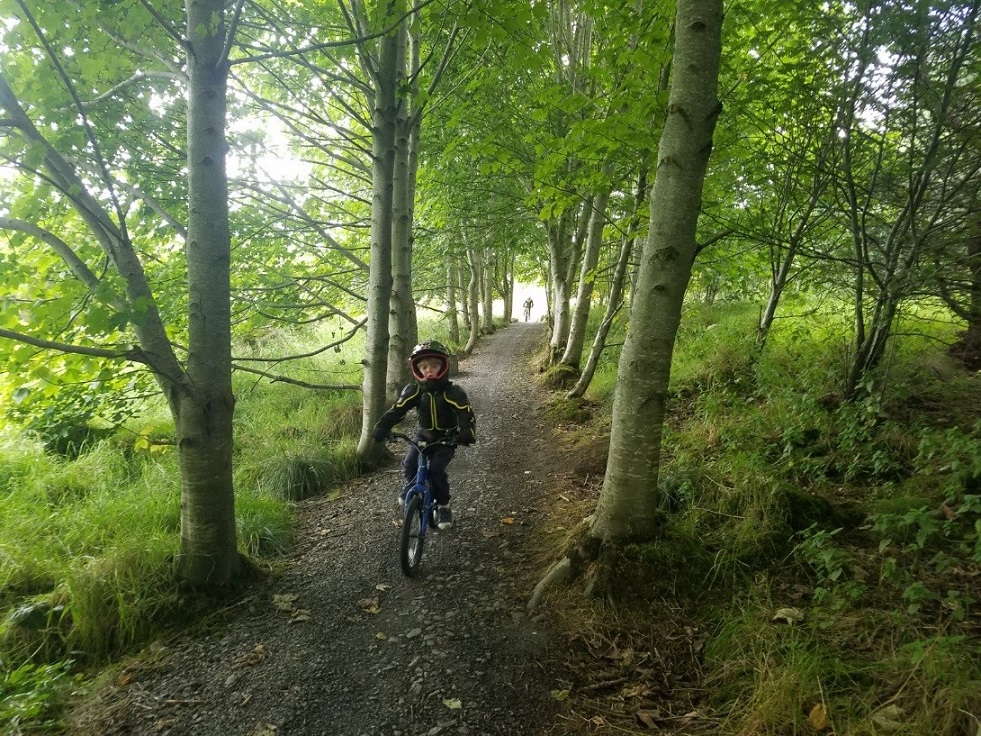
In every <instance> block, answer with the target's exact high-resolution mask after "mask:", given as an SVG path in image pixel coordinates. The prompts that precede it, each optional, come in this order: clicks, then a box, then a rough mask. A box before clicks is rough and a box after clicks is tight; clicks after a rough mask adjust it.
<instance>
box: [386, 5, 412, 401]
mask: <svg viewBox="0 0 981 736" xmlns="http://www.w3.org/2000/svg"><path fill="white" fill-rule="evenodd" d="M405 45H406V29H405V24H404V23H403V24H402V25H401V26H399V43H398V60H397V61H396V67H397V69H398V75H399V81H398V83H397V88H399V87H401V85H402V84H404V82H405V74H404V68H405ZM412 127H413V126H412V125H411V121H410V119H409V110H408V105H407V104H406V101H405V99H404V98H403V99H401V102H400V104H399V106H398V117H397V121H396V126H395V130H396V134H395V170H394V173H393V191H392V300H391V303H390V304H389V318H388V332H389V334H388V369H387V377H386V381H387V386H388V400H389V402H392V401H394V400H395V399H396V398H397V397H398V395H399V392H401V390H402V387H403V386H405V384H406V383H408V382H409V380H410V379H411V373H410V372H409V365H408V359H409V353H410V352H411V350H412V346H413V345H415V344H416V342H417V339H416V337H417V334H416V333H417V329H418V328H417V327H416V304H415V300H414V299H413V296H412V217H413V206H412V204H413V203H412V197H413V193H414V191H415V187H414V186H413V180H414V178H415V170H414V168H413V161H414V158H415V156H414V153H413V151H412V130H411V128H412Z"/></svg>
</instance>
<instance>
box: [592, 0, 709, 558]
mask: <svg viewBox="0 0 981 736" xmlns="http://www.w3.org/2000/svg"><path fill="white" fill-rule="evenodd" d="M722 16H723V12H722V0H679V2H678V4H677V15H676V18H675V34H676V35H675V39H676V40H675V49H674V60H673V63H672V69H673V74H674V82H673V84H672V86H671V95H670V99H669V102H668V108H667V110H668V115H667V118H666V120H665V125H664V131H663V133H662V136H661V143H660V147H659V150H658V159H657V172H656V178H655V181H654V186H653V188H652V190H651V196H650V203H651V215H650V231H649V234H648V242H647V247H646V248H645V249H644V254H643V258H642V260H641V264H640V272H639V273H638V275H637V285H638V289H637V293H636V294H635V295H634V299H633V305H632V307H631V311H630V328H629V331H628V333H627V339H626V343H625V344H624V348H623V353H622V354H621V357H620V362H619V367H618V371H617V388H616V393H615V395H614V404H613V420H612V427H611V436H610V452H609V458H608V462H607V472H606V477H605V479H604V482H603V489H602V491H601V492H600V497H599V500H598V502H597V507H596V512H595V514H594V515H593V518H592V522H591V526H590V530H589V536H590V537H591V538H592V539H593V540H594V541H595V542H606V543H610V542H612V543H619V542H627V541H632V540H648V539H653V538H656V536H657V534H658V532H659V531H660V529H659V520H658V513H657V508H658V491H657V487H658V471H659V469H660V459H661V437H662V431H663V426H664V419H665V415H666V402H667V392H668V382H669V379H670V373H671V357H672V353H673V349H674V342H675V337H676V336H677V332H678V326H679V324H680V322H681V309H682V304H683V301H684V296H685V291H686V289H687V287H688V282H689V281H690V279H691V268H692V264H693V262H694V259H695V254H696V252H697V242H696V230H697V224H698V213H699V210H700V207H701V198H702V187H703V183H704V179H705V172H706V169H707V166H708V160H709V154H710V153H711V150H712V135H713V132H714V129H715V123H716V120H717V119H718V116H719V113H720V111H721V105H720V104H719V99H718V77H719V65H720V60H721V53H722V41H721V37H722Z"/></svg>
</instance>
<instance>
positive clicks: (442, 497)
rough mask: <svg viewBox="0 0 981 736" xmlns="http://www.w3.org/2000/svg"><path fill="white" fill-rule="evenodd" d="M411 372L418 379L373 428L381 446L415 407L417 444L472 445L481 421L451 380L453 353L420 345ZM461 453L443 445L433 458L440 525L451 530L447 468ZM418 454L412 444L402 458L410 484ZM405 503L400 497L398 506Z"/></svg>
mask: <svg viewBox="0 0 981 736" xmlns="http://www.w3.org/2000/svg"><path fill="white" fill-rule="evenodd" d="M409 368H410V370H411V371H412V376H413V377H414V378H415V379H416V380H415V381H413V382H412V383H410V384H408V385H407V386H406V387H405V388H403V389H402V393H401V394H400V395H399V398H398V400H396V402H395V403H394V404H393V405H392V407H391V408H390V409H389V410H388V411H387V412H385V413H384V414H383V415H382V417H381V419H379V420H378V421H377V422H376V423H375V426H374V428H373V429H372V430H371V436H372V437H373V438H374V439H375V441H377V442H384V441H385V439H386V438H387V437H388V436H389V433H390V432H391V431H392V427H394V426H395V425H396V424H398V423H399V422H400V421H401V420H402V418H403V417H404V416H405V415H406V414H407V413H408V412H409V410H410V409H413V408H414V409H416V411H417V413H418V416H419V428H418V429H417V430H416V434H415V439H416V441H419V440H424V441H426V442H436V441H439V440H449V441H451V442H453V443H454V444H460V445H470V444H473V443H474V442H475V441H476V439H477V435H476V431H477V420H476V418H475V417H474V413H473V408H472V407H471V406H470V399H468V398H467V392H466V391H464V390H463V389H462V388H461V387H460V386H458V385H456V384H455V383H453V382H452V381H450V380H449V378H448V377H447V376H448V374H449V372H450V351H449V350H447V348H446V346H445V345H443V344H442V343H440V342H438V341H436V340H429V341H427V342H423V343H419V344H418V345H416V346H415V347H414V348H413V349H412V354H411V355H410V357H409ZM455 453H456V449H455V447H454V446H453V445H452V444H451V445H443V446H440V447H438V448H436V449H435V450H434V451H433V453H432V455H431V456H430V458H429V482H430V485H431V486H432V489H433V497H434V498H435V499H436V503H437V508H436V527H437V528H438V529H449V528H450V527H451V526H453V512H452V511H451V510H450V480H449V477H448V475H447V472H446V469H447V466H448V465H449V464H450V461H451V460H452V459H453V455H454V454H455ZM418 459H419V451H418V450H417V449H416V448H415V447H413V446H412V445H409V450H408V452H407V453H406V455H405V457H404V458H403V460H402V474H403V475H404V476H405V479H406V481H411V480H412V479H413V478H414V477H415V475H416V467H417V463H418ZM403 501H404V499H403V498H402V496H401V494H400V496H399V505H401V504H402V502H403Z"/></svg>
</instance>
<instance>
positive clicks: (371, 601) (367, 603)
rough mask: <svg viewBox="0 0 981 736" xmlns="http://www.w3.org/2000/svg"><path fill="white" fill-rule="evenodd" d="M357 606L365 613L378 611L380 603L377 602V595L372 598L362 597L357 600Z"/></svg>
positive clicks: (379, 610)
mask: <svg viewBox="0 0 981 736" xmlns="http://www.w3.org/2000/svg"><path fill="white" fill-rule="evenodd" d="M358 606H359V607H360V608H361V610H362V611H364V612H365V613H380V612H381V605H380V604H379V602H378V596H375V597H374V598H362V599H361V600H360V601H358Z"/></svg>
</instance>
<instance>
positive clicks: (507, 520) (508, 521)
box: [501, 516, 514, 524]
mask: <svg viewBox="0 0 981 736" xmlns="http://www.w3.org/2000/svg"><path fill="white" fill-rule="evenodd" d="M501 523H502V524H513V523H514V517H513V516H505V517H504V518H503V519H501Z"/></svg>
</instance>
